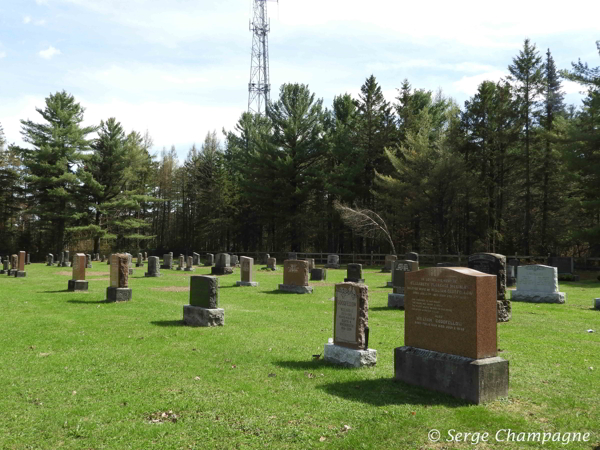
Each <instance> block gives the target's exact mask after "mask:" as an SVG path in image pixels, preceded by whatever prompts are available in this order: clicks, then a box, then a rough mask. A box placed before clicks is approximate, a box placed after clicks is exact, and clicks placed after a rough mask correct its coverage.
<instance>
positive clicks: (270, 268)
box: [262, 266, 277, 270]
mask: <svg viewBox="0 0 600 450" xmlns="http://www.w3.org/2000/svg"><path fill="white" fill-rule="evenodd" d="M262 270H277V267H269V266H267V267H263V268H262Z"/></svg>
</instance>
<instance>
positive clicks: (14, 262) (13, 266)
mask: <svg viewBox="0 0 600 450" xmlns="http://www.w3.org/2000/svg"><path fill="white" fill-rule="evenodd" d="M18 267H19V255H17V254H13V255H10V270H9V271H8V276H9V277H14V276H15V274H16V273H17V270H18Z"/></svg>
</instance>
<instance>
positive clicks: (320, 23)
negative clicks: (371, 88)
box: [0, 0, 600, 162]
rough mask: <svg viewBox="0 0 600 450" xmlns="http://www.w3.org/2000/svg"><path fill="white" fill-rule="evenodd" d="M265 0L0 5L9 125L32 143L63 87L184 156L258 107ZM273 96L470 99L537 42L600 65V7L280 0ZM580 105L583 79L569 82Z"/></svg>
mask: <svg viewBox="0 0 600 450" xmlns="http://www.w3.org/2000/svg"><path fill="white" fill-rule="evenodd" d="M252 4H253V1H252V0H168V1H165V0H0V124H2V126H3V128H4V132H5V135H6V139H7V141H8V142H9V143H16V144H17V145H24V143H23V141H22V139H21V135H20V130H21V124H20V120H22V119H31V120H33V121H34V122H41V121H43V119H42V118H41V116H40V115H39V114H38V113H37V112H36V110H35V109H36V108H43V107H44V99H45V98H46V97H48V96H49V95H50V94H53V93H55V92H57V91H62V90H65V91H67V92H68V93H70V94H72V95H73V96H74V97H75V99H76V101H78V102H79V103H80V104H81V105H82V106H83V107H84V108H85V124H86V125H87V124H89V125H92V124H99V123H100V120H106V119H108V118H109V117H115V118H116V119H117V120H118V121H120V122H121V123H122V125H123V127H124V128H125V130H126V131H128V132H129V131H131V130H135V131H139V132H141V133H145V132H146V131H148V132H149V134H150V136H151V137H152V139H153V142H154V147H153V153H160V151H161V150H162V149H163V148H167V149H168V148H170V147H171V146H175V148H176V149H177V153H178V155H179V158H180V161H181V162H183V160H184V159H185V157H186V155H187V153H188V150H189V148H190V147H191V146H192V144H194V143H195V144H197V145H201V143H202V142H203V141H204V138H205V136H206V134H207V133H208V132H211V131H213V130H217V132H218V134H219V136H221V137H222V134H221V130H222V129H223V128H224V129H225V130H233V129H234V127H235V124H236V122H237V121H238V120H239V118H240V116H241V114H242V113H243V112H244V111H246V110H247V108H248V82H249V78H250V50H251V46H252V33H251V32H250V31H249V27H248V24H249V21H250V17H251V8H252ZM268 11H269V17H270V21H271V32H270V34H269V56H270V58H269V59H270V77H271V98H272V99H275V98H277V96H278V92H279V87H280V86H281V85H282V84H284V83H304V84H307V85H308V86H309V88H310V90H311V91H312V92H314V93H315V95H316V96H317V97H318V98H322V99H323V103H324V106H325V107H329V108H330V107H331V104H332V101H333V98H334V97H335V96H336V95H341V94H344V93H349V94H351V95H353V96H354V97H357V95H358V93H359V91H360V87H361V85H362V84H363V83H364V82H365V79H366V78H367V77H369V76H370V75H371V74H373V75H374V76H375V77H376V79H377V81H378V82H379V84H380V85H381V87H382V89H383V92H384V94H385V97H386V99H387V100H388V101H390V102H394V101H395V97H396V96H397V89H398V88H399V87H400V85H401V83H402V81H403V80H404V79H408V81H409V82H410V83H411V85H412V86H413V88H419V89H426V90H431V91H434V92H435V91H437V90H438V89H441V90H442V91H443V93H444V94H445V95H446V96H449V97H452V98H454V99H455V100H456V101H457V102H458V104H459V105H461V106H462V105H464V102H465V100H468V99H469V98H470V97H471V96H472V95H474V94H475V92H476V90H477V86H478V85H479V84H480V83H481V82H482V81H484V80H493V81H497V80H499V79H500V78H502V77H506V76H507V75H508V69H507V68H508V65H509V64H511V63H512V59H513V58H514V57H515V56H516V55H517V54H518V52H519V50H521V49H522V47H523V41H524V39H525V38H529V39H531V41H532V42H533V43H535V44H536V46H537V48H538V50H539V51H540V54H542V55H544V54H545V52H546V51H547V49H548V48H550V50H551V52H552V55H553V57H554V60H555V62H556V65H557V67H558V68H559V69H568V68H570V67H571V62H576V61H577V60H578V59H581V60H582V61H584V62H588V63H589V64H590V66H593V67H596V66H599V65H600V58H599V57H598V53H597V50H596V45H595V41H596V40H598V39H600V29H599V28H598V23H597V20H598V17H599V16H600V2H594V1H589V0H585V1H580V0H571V1H569V2H567V3H565V2H563V3H562V4H561V6H557V7H552V5H551V4H550V3H548V2H541V1H538V0H535V1H532V0H525V1H523V0H519V1H516V0H504V1H502V2H488V1H481V0H477V1H475V0H468V1H464V0H458V1H455V2H448V1H447V0H445V1H437V0H436V1H428V2H419V1H413V2H400V1H398V0H392V1H387V0H379V1H374V2H366V1H357V0H303V1H298V0H280V1H279V2H276V1H269V2H268ZM563 90H564V92H565V93H566V94H567V95H566V101H567V103H572V104H575V105H580V102H581V94H579V91H580V90H581V87H580V86H578V85H576V84H574V83H571V82H565V83H564V85H563Z"/></svg>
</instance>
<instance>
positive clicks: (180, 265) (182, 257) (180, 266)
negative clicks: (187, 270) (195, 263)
mask: <svg viewBox="0 0 600 450" xmlns="http://www.w3.org/2000/svg"><path fill="white" fill-rule="evenodd" d="M184 261H185V257H184V256H183V255H179V260H178V264H177V270H183V269H184V267H183V266H184V264H185V262H184Z"/></svg>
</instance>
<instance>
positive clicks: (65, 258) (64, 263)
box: [62, 250, 71, 267]
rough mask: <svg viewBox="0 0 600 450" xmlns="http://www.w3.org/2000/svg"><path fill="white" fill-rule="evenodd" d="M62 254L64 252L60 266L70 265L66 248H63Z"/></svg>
mask: <svg viewBox="0 0 600 450" xmlns="http://www.w3.org/2000/svg"><path fill="white" fill-rule="evenodd" d="M64 254H65V257H64V259H63V261H62V266H63V267H71V257H70V255H69V252H68V251H67V250H65V252H64Z"/></svg>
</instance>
